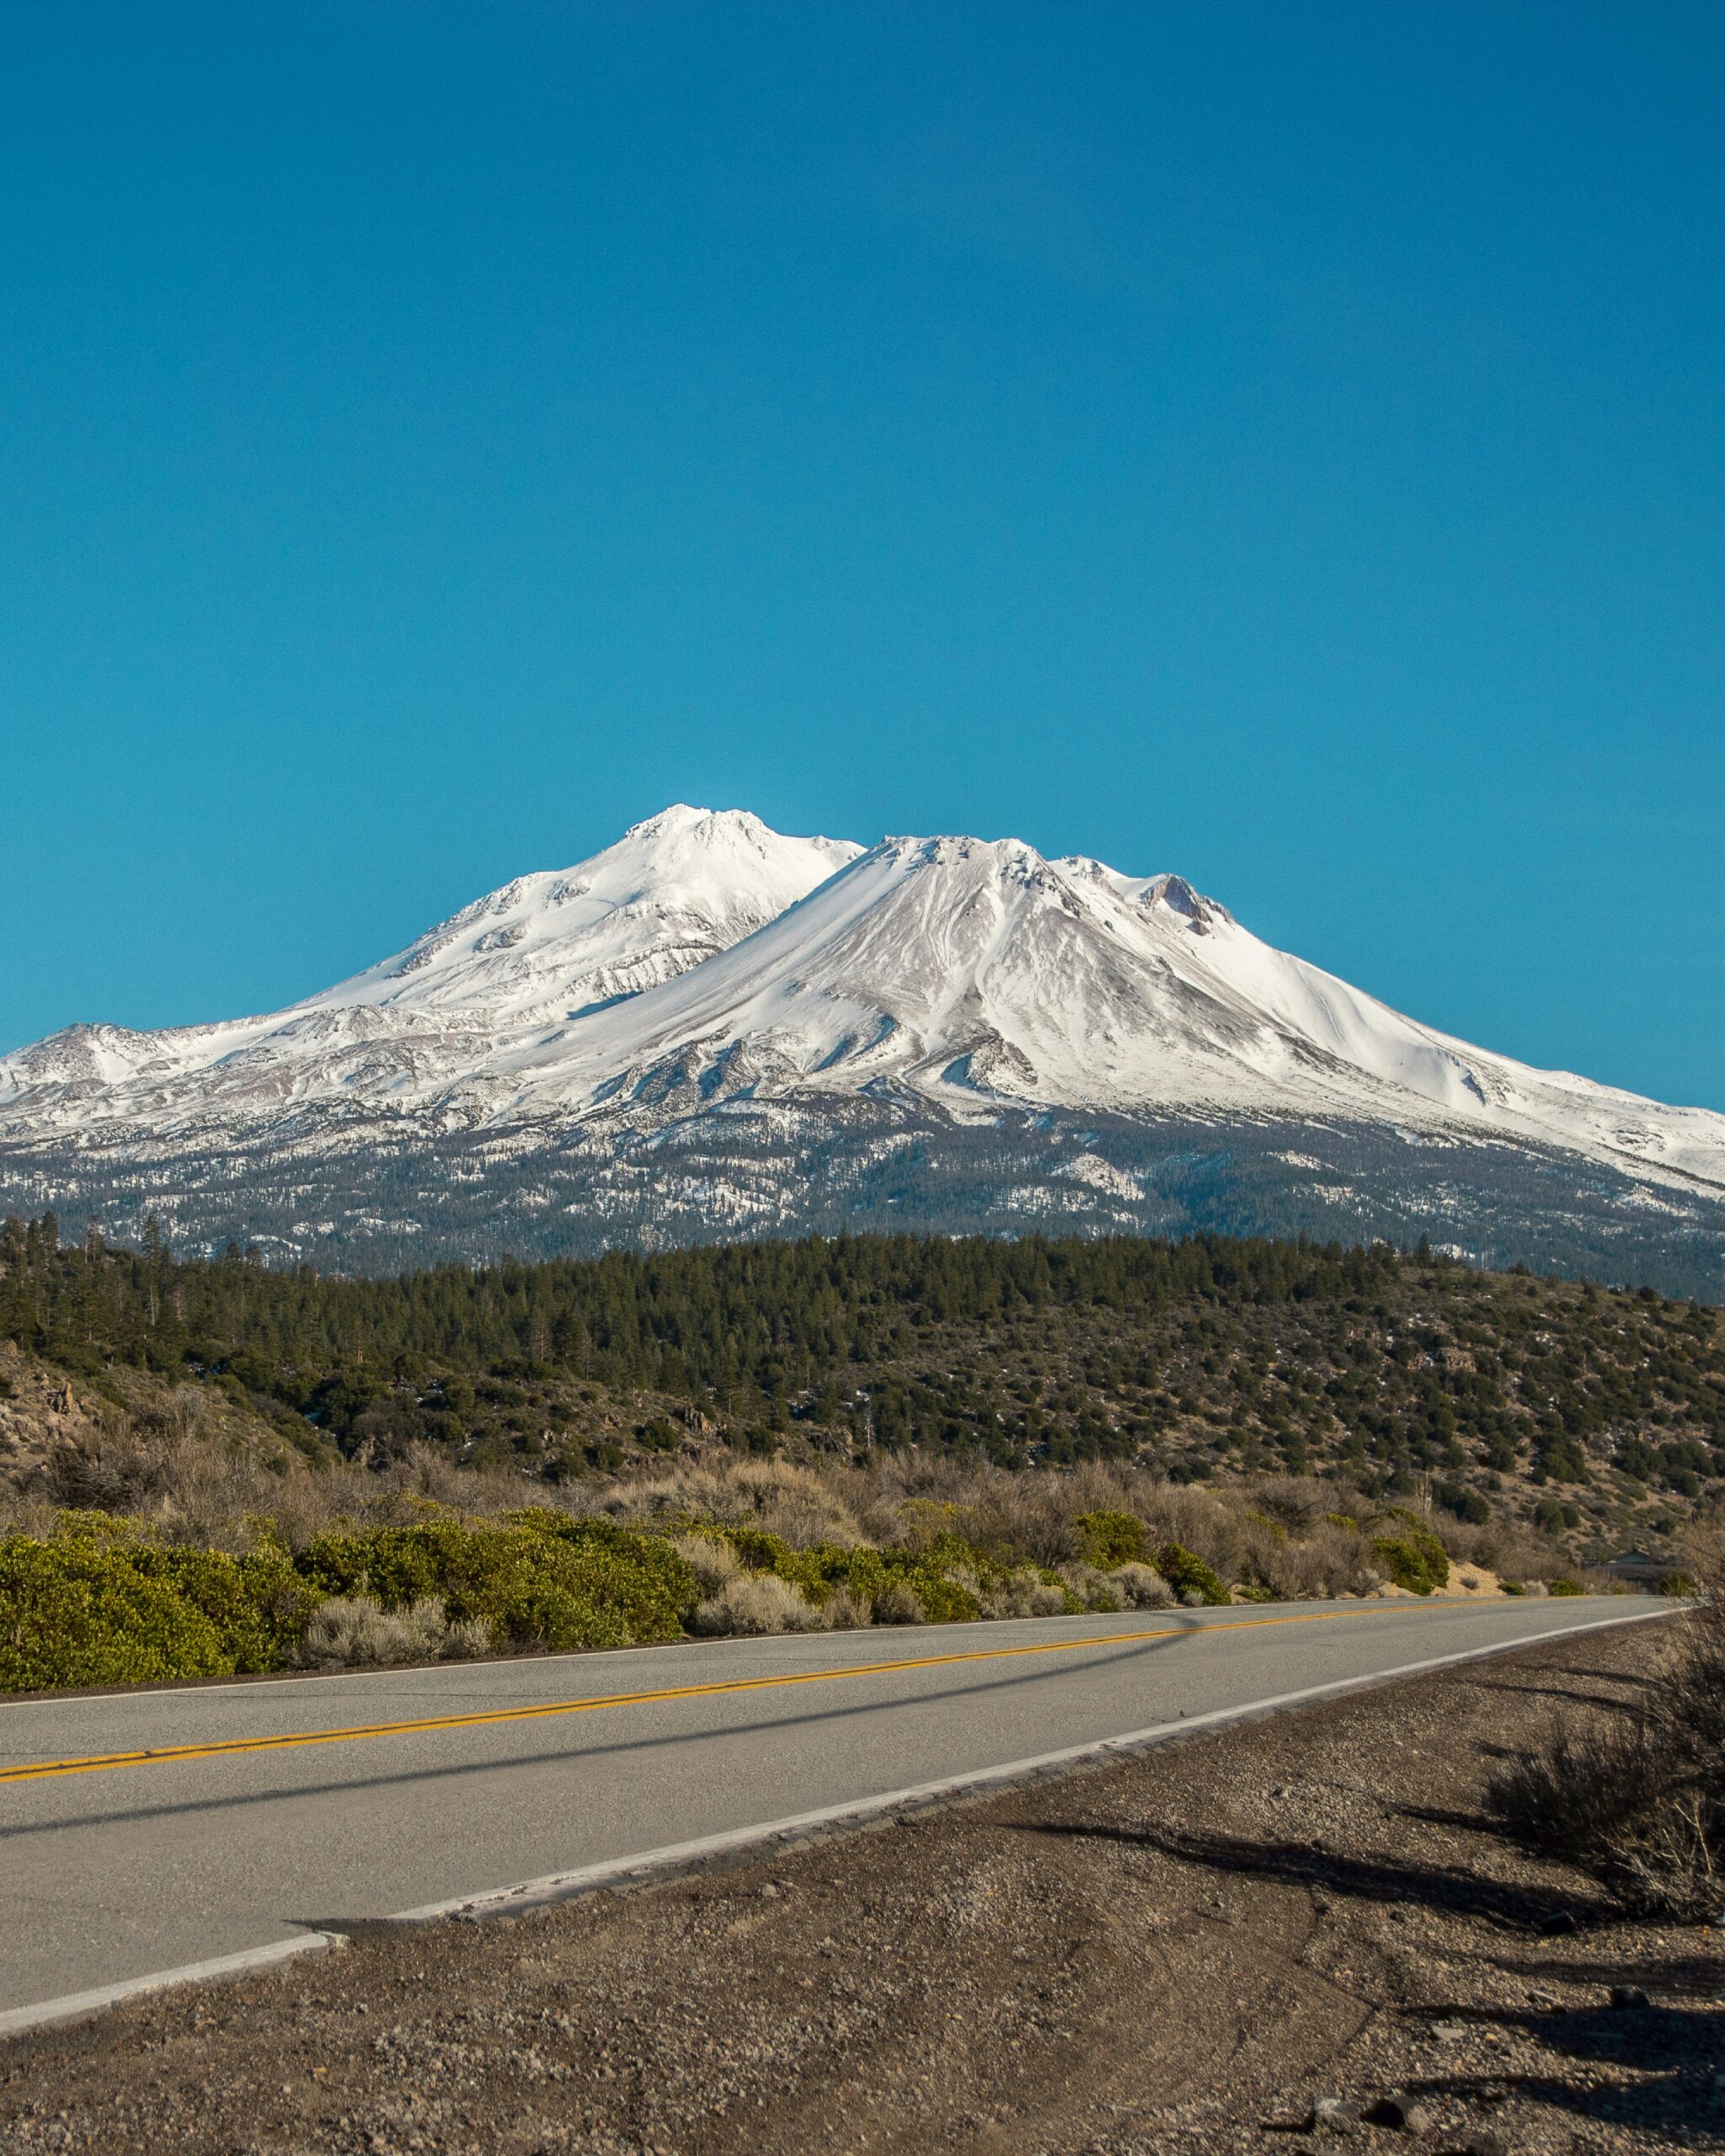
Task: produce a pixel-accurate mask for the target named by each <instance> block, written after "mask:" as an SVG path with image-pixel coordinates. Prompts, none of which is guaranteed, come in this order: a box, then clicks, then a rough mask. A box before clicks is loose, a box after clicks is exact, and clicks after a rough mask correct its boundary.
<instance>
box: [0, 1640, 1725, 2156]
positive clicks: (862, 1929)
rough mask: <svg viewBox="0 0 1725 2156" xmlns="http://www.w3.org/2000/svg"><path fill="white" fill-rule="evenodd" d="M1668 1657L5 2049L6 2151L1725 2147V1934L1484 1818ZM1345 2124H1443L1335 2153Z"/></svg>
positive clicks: (1085, 1778)
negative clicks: (1519, 1756)
mask: <svg viewBox="0 0 1725 2156" xmlns="http://www.w3.org/2000/svg"><path fill="white" fill-rule="evenodd" d="M1664 1630H1665V1628H1664V1626H1662V1625H1654V1626H1645V1627H1644V1626H1639V1625H1637V1626H1632V1627H1629V1628H1626V1630H1621V1631H1606V1632H1601V1633H1594V1634H1592V1635H1589V1636H1583V1637H1581V1638H1578V1639H1574V1640H1570V1641H1563V1642H1561V1643H1558V1644H1557V1645H1553V1646H1540V1647H1534V1648H1530V1649H1527V1650H1525V1651H1523V1652H1518V1653H1516V1654H1514V1655H1506V1656H1503V1657H1498V1658H1496V1659H1494V1660H1492V1661H1488V1662H1480V1663H1476V1664H1472V1665H1469V1666H1465V1667H1463V1668H1459V1669H1456V1670H1454V1671H1451V1672H1447V1673H1442V1674H1439V1675H1435V1676H1432V1677H1428V1678H1421V1679H1418V1680H1415V1681H1413V1682H1411V1683H1405V1684H1397V1685H1395V1686H1391V1687H1387V1688H1384V1689H1379V1690H1375V1691H1371V1692H1367V1693H1362V1694H1353V1695H1351V1696H1349V1697H1347V1698H1345V1699H1343V1700H1338V1701H1335V1702H1332V1703H1330V1704H1327V1705H1320V1706H1317V1707H1312V1708H1306V1709H1304V1710H1300V1711H1299V1712H1297V1713H1295V1714H1289V1715H1283V1716H1276V1717H1274V1718H1272V1719H1268V1720H1266V1721H1260V1722H1257V1723H1253V1724H1251V1725H1247V1726H1242V1727H1238V1728H1236V1729H1233V1730H1231V1731H1228V1732H1224V1733H1222V1734H1220V1735H1216V1736H1210V1737H1194V1739H1192V1740H1190V1741H1188V1742H1183V1743H1180V1744H1178V1745H1170V1746H1164V1747H1162V1748H1159V1749H1157V1750H1156V1751H1154V1752H1152V1753H1147V1754H1146V1755H1144V1756H1142V1757H1140V1758H1133V1759H1128V1760H1121V1761H1114V1762H1112V1763H1110V1764H1106V1765H1103V1766H1099V1767H1096V1768H1092V1769H1087V1770H1085V1771H1081V1772H1078V1773H1074V1774H1067V1775H1065V1776H1064V1777H1062V1778H1061V1779H1060V1780H1055V1781H1049V1782H1044V1783H1041V1784H1039V1785H1034V1786H1032V1787H1029V1788H1023V1789H1018V1790H1013V1791H1012V1792H1010V1793H1008V1794H1006V1795H1001V1796H993V1797H991V1798H989V1799H987V1800H985V1801H971V1802H967V1803H962V1804H954V1805H950V1806H945V1807H943V1808H942V1809H939V1810H937V1811H931V1812H924V1813H921V1814H919V1815H916V1816H915V1817H911V1818H909V1819H905V1820H903V1821H900V1822H895V1823H894V1824H891V1825H889V1826H884V1827H882V1828H878V1829H876V1830H873V1831H868V1832H861V1833H848V1834H846V1835H842V1836H838V1837H835V1838H830V1839H828V1840H825V1841H822V1842H818V1843H814V1844H809V1845H808V1846H805V1847H804V1848H801V1849H795V1850H792V1851H788V1852H784V1853H781V1854H776V1855H775V1856H773V1857H772V1859H771V1860H765V1861H756V1862H752V1863H749V1864H746V1865H738V1866H734V1867H733V1868H731V1869H729V1870H723V1871H715V1872H709V1873H707V1874H704V1875H702V1876H695V1877H689V1878H684V1879H681V1880H676V1881H670V1882H667V1883H664V1884H661V1885H659V1886H655V1887H647V1888H641V1889H638V1890H635V1891H633V1892H628V1893H622V1894H615V1893H614V1894H607V1895H604V1896H597V1897H592V1898H590V1899H587V1900H584V1901H580V1902H576V1903H566V1904H563V1905H562V1906H560V1907H557V1908H550V1909H544V1910H541V1911H538V1912H537V1913H532V1914H530V1915H527V1916H524V1917H521V1918H518V1919H512V1920H510V1921H508V1922H497V1923H488V1924H449V1923H446V1924H433V1925H427V1926H423V1927H415V1928H413V1929H395V1930H389V1929H379V1930H377V1931H374V1932H371V1933H370V1934H368V1935H365V1936H363V1937H359V1938H356V1939H355V1940H354V1941H353V1943H352V1944H351V1945H350V1946H348V1947H347V1948H346V1949H345V1950H344V1951H340V1952H338V1953H332V1954H329V1955H328V1956H323V1957H320V1958H319V1959H318V1960H317V1961H311V1962H302V1963H300V1964H298V1965H297V1966H295V1967H290V1968H289V1969H287V1970H286V1972H283V1973H280V1974H278V1975H274V1976H270V1977H252V1978H248V1979H246V1980H244V1981H243V1982H240V1983H233V1984H231V1985H227V1986H225V1987H222V1988H211V1989H204V1990H199V1991H189V1992H182V1993H172V1994H168V1995H165V1996H163V1997H159V1998H157V1999H151V2000H147V2001H142V2002H139V2003H137V2004H133V2005H131V2006H129V2007H126V2008H124V2009H119V2010H116V2011H115V2012H112V2013H110V2014H109V2015H106V2016H105V2017H104V2018H103V2019H101V2020H99V2021H96V2022H93V2023H88V2024H84V2025H80V2026H77V2027H74V2028H71V2029H67V2030H61V2031H51V2032H46V2033H44V2034H41V2035H39V2036H32V2037H29V2038H25V2039H21V2040H17V2041H13V2043H11V2044H9V2045H7V2046H5V2047H3V2048H0V2146H3V2147H4V2148H6V2149H7V2150H8V2152H12V2151H16V2152H19V2156H24V2152H29V2156H35V2152H36V2151H39V2150H55V2151H62V2150H66V2151H81V2150H92V2151H95V2150H100V2151H103V2152H112V2151H130V2150H134V2149H136V2150H144V2149H150V2150H156V2149H159V2148H169V2147H171V2148H174V2149H175V2151H176V2152H177V2156H206V2153H207V2156H239V2152H258V2156H266V2153H267V2156H312V2152H317V2156H349V2152H353V2156H394V2152H398V2151H399V2152H408V2151H426V2152H439V2156H441V2152H450V2156H478V2152H482V2151H483V2152H488V2156H489V2152H491V2151H497V2152H507V2156H516V2153H517V2152H520V2156H537V2152H551V2151H558V2152H562V2151H572V2152H579V2156H647V2153H648V2152H658V2156H742V2152H744V2151H747V2152H749V2156H803V2152H806V2151H811V2150H832V2151H835V2152H840V2156H863V2152H865V2151H866V2152H870V2153H871V2156H873V2152H891V2156H913V2153H914V2156H930V2152H940V2151H952V2152H959V2151H964V2152H975V2156H1081V2152H1083V2153H1084V2156H1136V2153H1137V2152H1156V2156H1164V2152H1167V2156H1188V2152H1189V2156H1199V2152H1203V2156H1229V2152H1234V2151H1245V2150H1252V2151H1275V2152H1278V2156H1302V2152H1306V2151H1316V2150H1318V2149H1327V2148H1332V2147H1333V2148H1337V2149H1338V2150H1339V2149H1341V2148H1359V2149H1361V2150H1365V2149H1368V2148H1375V2147H1381V2148H1385V2149H1391V2148H1409V2147H1413V2146H1422V2147H1425V2148H1432V2149H1454V2150H1461V2149H1465V2148H1468V2147H1469V2146H1470V2143H1471V2144H1472V2145H1473V2146H1474V2147H1475V2148H1477V2149H1478V2150H1480V2151H1482V2152H1483V2151H1486V2150H1488V2149H1493V2148H1501V2149H1503V2150H1505V2151H1509V2152H1513V2156H1521V2153H1522V2152H1525V2156H1543V2152H1547V2151H1550V2152H1559V2151H1561V2152H1564V2156H1568V2152H1571V2151H1573V2150H1588V2151H1594V2150H1597V2151H1608V2150H1609V2151H1617V2150H1625V2151H1640V2150H1647V2151H1654V2150H1659V2151H1665V2150H1671V2149H1697V2150H1705V2149H1714V2148H1725V2073H1721V2072H1720V2071H1719V2069H1720V2068H1721V2067H1722V2066H1725V2019H1722V2013H1721V2001H1722V1999H1725V1932H1722V1931H1721V1930H1718V1929H1714V1930H1700V1931H1685V1930H1678V1929H1660V1928H1658V1927H1657V1926H1649V1925H1648V1924H1632V1923H1626V1922H1624V1921H1621V1919H1618V1918H1617V1917H1616V1915H1615V1913H1614V1912H1613V1911H1612V1910H1611V1908H1610V1907H1609V1905H1608V1904H1606V1903H1605V1902H1604V1900H1603V1899H1602V1897H1600V1896H1599V1894H1598V1892H1597V1891H1596V1890H1595V1889H1594V1887H1593V1886H1592V1885H1591V1883H1590V1882H1589V1881H1587V1880H1586V1879H1584V1878H1583V1877H1582V1876H1580V1875H1578V1874H1577V1873H1574V1872H1573V1871H1572V1870H1568V1869H1567V1867H1565V1866H1562V1865H1558V1864H1556V1863H1551V1862H1547V1861H1545V1860H1540V1859H1536V1858H1531V1857H1529V1856H1528V1855H1526V1854H1525V1853H1523V1852H1521V1851H1519V1849H1516V1848H1514V1846H1512V1845H1510V1844H1507V1843H1505V1842H1504V1841H1503V1839H1502V1838H1499V1837H1498V1835H1497V1834H1496V1833H1494V1832H1493V1831H1492V1830H1491V1828H1489V1826H1488V1825H1487V1822H1485V1821H1484V1820H1483V1818H1482V1816H1481V1812H1480V1794H1481V1790H1482V1785H1483V1781H1484V1779H1485V1776H1486V1774H1487V1772H1488V1771H1489V1769H1490V1767H1491V1765H1492V1764H1493V1761H1494V1759H1496V1758H1498V1757H1501V1756H1502V1755H1503V1753H1506V1752H1509V1751H1513V1750H1514V1749H1515V1748H1517V1747H1519V1746H1522V1745H1525V1744H1526V1743H1527V1742H1530V1740H1531V1739H1532V1738H1533V1737H1535V1736H1537V1735H1538V1734H1539V1733H1540V1732H1541V1731H1542V1730H1543V1728H1544V1727H1545V1726H1546V1724H1547V1722H1548V1721H1549V1719H1550V1717H1551V1715H1552V1714H1553V1713H1555V1712H1557V1711H1567V1710H1571V1709H1573V1707H1574V1706H1576V1705H1578V1704H1582V1703H1590V1704H1593V1705H1597V1706H1599V1707H1600V1708H1602V1709H1604V1710H1607V1711H1612V1710H1623V1709H1624V1708H1625V1707H1626V1706H1628V1705H1630V1704H1632V1702H1633V1700H1634V1699H1635V1696H1636V1693H1637V1686H1638V1684H1640V1682H1641V1681H1642V1676H1643V1673H1645V1671H1646V1669H1647V1668H1648V1662H1649V1658H1650V1657H1651V1656H1653V1654H1654V1653H1656V1652H1658V1639H1659V1636H1660V1635H1662V1634H1663V1633H1664ZM1553 1917H1557V1918H1559V1919H1566V1920H1569V1921H1572V1922H1573V1929H1564V1930H1562V1931H1559V1932H1556V1933H1552V1932H1548V1931H1546V1930H1544V1929H1541V1925H1542V1924H1544V1923H1546V1921H1548V1920H1550V1919H1552V1918H1553ZM1613 1986H1634V1987H1637V1988H1639V1989H1640V1990H1641V1991H1643V1992H1645V1993H1646V1994H1647V1998H1648V2004H1645V2005H1638V2006H1629V2007H1613V2006H1612V2004H1610V1992H1611V1988H1612V1987H1613ZM1326 2098H1338V2099H1340V2100H1343V2102H1344V2103H1345V2104H1347V2105H1349V2106H1350V2107H1352V2108H1353V2109H1354V2111H1357V2112H1359V2113H1362V2114H1368V2113H1370V2111H1372V2109H1373V2107H1374V2106H1377V2105H1383V2104H1384V2102H1385V2101H1386V2100H1387V2099H1391V2098H1400V2099H1403V2100H1407V2101H1408V2102H1417V2104H1418V2107H1419V2111H1420V2112H1421V2113H1423V2116H1417V2117H1416V2120H1415V2122H1414V2125H1413V2128H1412V2129H1410V2128H1409V2127H1395V2126H1392V2125H1390V2124H1387V2123H1384V2124H1380V2123H1376V2122H1373V2121H1371V2120H1370V2119H1369V2118H1363V2119H1362V2120H1361V2121H1360V2122H1358V2123H1354V2122H1350V2121H1348V2119H1347V2118H1345V2117H1343V2118H1341V2119H1338V2120H1337V2121H1334V2122H1329V2121H1320V2122H1319V2123H1317V2124H1316V2125H1314V2124H1312V2123H1311V2120H1312V2116H1313V2111H1314V2106H1315V2105H1319V2104H1320V2100H1322V2099H1326ZM1320 2107H1321V2106H1320ZM1493 2137H1494V2138H1493Z"/></svg>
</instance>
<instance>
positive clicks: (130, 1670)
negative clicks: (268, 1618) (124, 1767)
mask: <svg viewBox="0 0 1725 2156" xmlns="http://www.w3.org/2000/svg"><path fill="white" fill-rule="evenodd" d="M100 1517H101V1516H99V1515H98V1516H94V1518H93V1516H92V1515H89V1514H83V1515H77V1516H74V1517H73V1518H71V1519H70V1520H67V1521H63V1522H62V1524H61V1528H60V1529H59V1530H57V1531H56V1533H55V1534H53V1535H52V1536H51V1538H50V1539H49V1540H46V1541H42V1540H38V1539H36V1538H35V1536H32V1535H27V1534H15V1535H9V1536H8V1537H7V1538H6V1539H5V1540H3V1541H0V1689H3V1690H6V1691H9V1692H24V1691H38V1690H46V1689H50V1688H51V1687H54V1686H58V1685H74V1684H152V1683H159V1682H161V1681H162V1680H163V1679H164V1678H175V1677H227V1676H231V1675H232V1673H233V1670H234V1668H235V1666H236V1665H235V1662H234V1657H233V1656H232V1652H230V1651H229V1649H228V1648H227V1645H226V1643H225V1642H224V1641H223V1637H222V1631H221V1630H220V1628H219V1627H218V1625H216V1624H215V1623H214V1622H212V1621H211V1618H210V1617H209V1616H208V1615H206V1613H205V1612H204V1611H203V1610H202V1609H200V1608H199V1607H198V1605H197V1604H196V1603H195V1602H194V1601H192V1600H190V1598H188V1597H187V1596H186V1595H184V1594H183V1593H181V1592H180V1591H179V1588H178V1587H177V1586H176V1585H175V1583H174V1580H173V1579H172V1577H169V1576H168V1575H167V1574H165V1573H163V1572H152V1571H151V1570H149V1569H147V1568H145V1567H143V1566H140V1565H139V1564H138V1563H137V1562H136V1558H137V1557H138V1556H140V1555H145V1554H149V1555H154V1554H155V1553H153V1552H147V1551H146V1550H145V1548H144V1545H139V1544H136V1543H135V1542H132V1541H131V1540H127V1539H126V1536H127V1535H128V1534H130V1524H129V1523H127V1522H125V1521H114V1522H111V1523H104V1524H96V1522H97V1520H99V1519H100ZM110 1529H119V1530H121V1532H120V1533H119V1534H116V1533H114V1532H111V1531H109V1530H110ZM230 1562H232V1560H230Z"/></svg>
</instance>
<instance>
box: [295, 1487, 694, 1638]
mask: <svg viewBox="0 0 1725 2156" xmlns="http://www.w3.org/2000/svg"><path fill="white" fill-rule="evenodd" d="M301 1566H302V1571H303V1572H305V1574H306V1575H307V1577H308V1578H309V1579H310V1580H311V1581H312V1582H313V1583H314V1584H315V1585H316V1586H317V1587H318V1588H319V1589H320V1590H321V1593H323V1594H324V1595H340V1596H346V1597H352V1596H355V1595H369V1596H371V1598H373V1599H374V1600H375V1601H377V1603H379V1604H381V1605H382V1608H383V1609H386V1610H398V1609H411V1608H412V1607H413V1605H414V1604H415V1603H417V1602H420V1601H423V1600H425V1598H428V1597H430V1596H435V1597H437V1598H439V1599H440V1600H441V1602H442V1604H443V1606H444V1608H445V1609H446V1611H447V1612H448V1614H449V1617H450V1619H451V1622H454V1623H457V1624H462V1623H469V1622H474V1621H477V1622H478V1623H481V1624H483V1625H486V1626H488V1627H489V1630H490V1634H491V1637H492V1639H493V1641H494V1643H495V1644H497V1645H499V1646H540V1647H547V1648H551V1649H553V1650H554V1651H556V1652H568V1651H569V1650H571V1649H574V1648H577V1647H611V1646H633V1644H635V1643H636V1642H637V1641H643V1640H652V1641H669V1640H676V1639H680V1638H681V1636H682V1631H683V1623H684V1620H685V1618H686V1616H687V1615H688V1614H689V1613H690V1612H691V1611H692V1609H694V1607H695V1605H696V1604H697V1602H698V1601H699V1600H700V1598H701V1587H700V1582H699V1581H698V1580H697V1577H696V1576H695V1573H694V1572H693V1571H692V1568H691V1567H690V1566H688V1565H687V1564H686V1562H685V1561H684V1560H683V1559H682V1558H681V1557H680V1556H678V1555H677V1553H676V1550H673V1549H672V1547H671V1546H670V1543H669V1542H667V1541H666V1540H665V1539H664V1538H663V1537H662V1536H659V1535H650V1534H635V1533H633V1532H632V1531H631V1530H629V1529H627V1528H622V1527H619V1526H617V1525H616V1524H615V1523H614V1522H612V1521H610V1520H601V1519H573V1518H570V1517H569V1515H568V1514H567V1513H558V1512H552V1511H549V1510H546V1509H537V1508H536V1509H535V1510H532V1511H529V1512H521V1513H511V1514H510V1515H509V1516H508V1518H506V1519H505V1520H503V1521H501V1522H495V1521H485V1522H481V1523H478V1524H468V1523H467V1522H465V1521H462V1520H457V1519H452V1518H451V1519H440V1520H430V1521H427V1522H425V1524H422V1525H419V1526H417V1527H391V1528H374V1529H369V1530H366V1531H365V1532H362V1533H349V1534H323V1535H319V1536H318V1538H317V1540H315V1541H314V1542H313V1543H312V1545H311V1546H310V1547H309V1549H308V1550H307V1551H306V1553H305V1556H304V1557H303V1558H302V1561H301Z"/></svg>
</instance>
